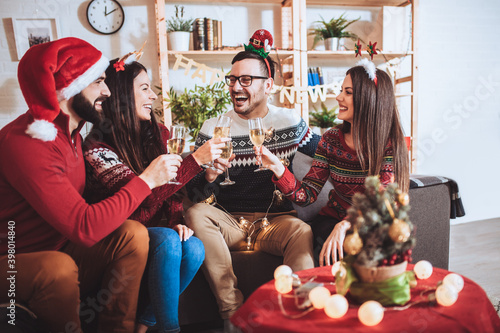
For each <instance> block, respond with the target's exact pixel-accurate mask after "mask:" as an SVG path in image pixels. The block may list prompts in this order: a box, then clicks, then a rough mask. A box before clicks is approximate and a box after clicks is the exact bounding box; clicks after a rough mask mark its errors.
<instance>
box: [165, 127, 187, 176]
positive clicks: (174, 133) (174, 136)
mask: <svg viewBox="0 0 500 333" xmlns="http://www.w3.org/2000/svg"><path fill="white" fill-rule="evenodd" d="M185 136H186V128H185V127H184V126H181V125H174V126H172V127H171V128H170V138H169V139H168V141H167V148H168V153H169V154H176V155H180V154H182V152H183V151H184V145H185V144H186V139H185ZM167 184H173V185H182V183H179V182H178V181H177V180H176V179H175V178H173V179H171V180H170V181H168V182H167Z"/></svg>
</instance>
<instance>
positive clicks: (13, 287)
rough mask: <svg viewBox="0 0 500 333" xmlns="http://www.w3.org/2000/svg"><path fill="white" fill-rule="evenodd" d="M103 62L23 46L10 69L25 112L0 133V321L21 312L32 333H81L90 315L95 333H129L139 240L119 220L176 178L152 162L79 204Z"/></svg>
mask: <svg viewBox="0 0 500 333" xmlns="http://www.w3.org/2000/svg"><path fill="white" fill-rule="evenodd" d="M108 65H109V61H108V60H107V59H106V58H105V57H104V56H103V55H102V53H101V52H100V51H99V50H97V49H96V48H94V47H93V46H92V45H90V44H89V43H87V42H85V41H83V40H80V39H78V38H63V39H60V40H56V41H53V42H49V43H44V44H40V45H36V46H33V47H31V48H30V49H29V50H28V51H27V52H26V54H25V55H24V57H23V58H22V59H21V61H20V62H19V67H18V79H19V84H20V87H21V90H22V92H23V95H24V98H25V100H26V103H27V104H28V108H29V110H28V112H26V113H25V114H23V115H21V116H20V117H18V118H17V119H15V120H14V121H12V122H11V123H9V124H7V125H6V126H5V127H4V128H2V129H1V130H0V156H1V159H0V290H1V292H0V303H7V304H8V306H7V310H8V311H7V314H8V315H7V317H8V320H9V323H11V321H12V323H14V324H15V320H16V312H17V311H20V310H19V308H20V307H23V306H24V307H26V308H27V309H29V311H31V312H32V313H34V314H35V315H36V317H37V318H38V321H39V324H40V325H41V326H40V327H38V328H37V330H36V331H40V330H43V329H46V330H49V331H51V332H67V331H71V332H81V331H82V330H81V321H83V320H84V321H86V322H89V321H91V320H93V318H95V317H97V318H98V319H99V320H98V331H99V332H132V331H133V330H134V326H135V315H136V308H137V297H138V293H139V287H140V281H141V277H142V275H143V271H144V268H145V265H146V260H147V254H148V242H149V239H148V232H147V230H146V228H145V227H144V226H143V225H142V224H140V223H139V222H136V221H131V220H127V217H128V216H130V215H131V214H132V212H134V210H135V209H136V208H137V207H138V206H139V204H140V203H141V202H142V201H143V200H144V199H145V198H146V197H147V196H148V195H149V194H150V193H151V190H152V189H153V188H155V187H157V186H160V185H163V184H164V183H166V182H167V181H168V180H169V179H171V178H173V177H175V176H176V173H177V168H178V166H179V165H180V158H179V157H176V155H162V156H160V157H158V158H157V159H156V160H154V161H153V162H152V163H151V165H150V166H149V167H148V168H147V169H146V170H145V171H144V172H143V173H142V174H141V175H139V176H137V177H135V178H134V179H132V180H131V181H130V182H129V183H128V184H127V185H125V186H124V187H122V188H121V189H120V190H119V191H118V192H117V193H116V194H115V195H114V196H112V197H110V198H108V199H106V200H105V201H102V202H100V203H97V204H93V205H88V204H87V203H86V202H85V200H84V199H83V198H82V193H83V190H84V186H85V165H84V159H83V154H82V149H81V142H82V138H81V136H80V134H79V132H80V129H81V128H82V126H83V124H84V123H85V121H94V120H96V119H98V117H99V116H100V111H101V103H102V101H103V100H105V99H106V98H107V97H109V95H110V91H109V89H108V87H107V86H106V84H105V83H104V79H105V74H104V71H105V69H106V68H107V67H108ZM95 291H98V292H97V294H95ZM42 326H43V327H42Z"/></svg>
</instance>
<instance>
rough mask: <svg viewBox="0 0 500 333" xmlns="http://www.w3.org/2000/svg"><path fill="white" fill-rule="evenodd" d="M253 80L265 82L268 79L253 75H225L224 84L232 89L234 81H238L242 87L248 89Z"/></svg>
mask: <svg viewBox="0 0 500 333" xmlns="http://www.w3.org/2000/svg"><path fill="white" fill-rule="evenodd" d="M253 79H262V80H267V79H269V78H268V77H264V76H253V75H242V76H234V75H226V84H227V85H228V86H230V87H233V86H234V84H235V83H236V80H238V82H239V83H240V85H241V86H242V87H250V86H251V85H252V80H253Z"/></svg>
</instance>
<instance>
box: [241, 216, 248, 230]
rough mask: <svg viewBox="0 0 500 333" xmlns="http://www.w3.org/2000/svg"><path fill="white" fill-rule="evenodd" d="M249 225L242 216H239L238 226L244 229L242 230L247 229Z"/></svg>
mask: <svg viewBox="0 0 500 333" xmlns="http://www.w3.org/2000/svg"><path fill="white" fill-rule="evenodd" d="M249 223H250V222H249V221H248V220H247V219H246V218H244V217H243V216H240V224H241V226H242V227H244V228H246V227H248V224H249Z"/></svg>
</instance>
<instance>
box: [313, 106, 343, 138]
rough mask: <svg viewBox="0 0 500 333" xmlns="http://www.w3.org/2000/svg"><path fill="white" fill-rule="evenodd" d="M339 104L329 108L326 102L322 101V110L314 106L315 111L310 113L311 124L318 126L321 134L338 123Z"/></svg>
mask: <svg viewBox="0 0 500 333" xmlns="http://www.w3.org/2000/svg"><path fill="white" fill-rule="evenodd" d="M338 108H339V107H338V106H337V105H336V106H334V107H333V108H331V109H329V108H328V107H327V106H326V105H325V103H323V102H321V110H317V109H316V108H315V107H314V111H315V112H311V113H310V114H309V126H311V127H318V128H319V129H320V133H321V135H323V134H324V133H325V132H326V131H327V130H328V129H329V128H331V127H333V126H335V125H336V120H337V112H338Z"/></svg>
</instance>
